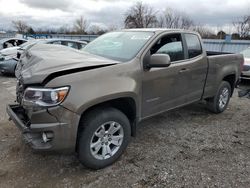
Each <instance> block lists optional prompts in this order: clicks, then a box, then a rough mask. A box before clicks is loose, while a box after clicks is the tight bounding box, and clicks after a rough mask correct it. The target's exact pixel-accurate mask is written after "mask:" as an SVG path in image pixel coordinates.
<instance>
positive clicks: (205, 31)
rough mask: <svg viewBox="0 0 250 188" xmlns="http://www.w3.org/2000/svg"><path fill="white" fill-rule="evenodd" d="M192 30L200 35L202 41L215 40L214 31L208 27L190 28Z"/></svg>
mask: <svg viewBox="0 0 250 188" xmlns="http://www.w3.org/2000/svg"><path fill="white" fill-rule="evenodd" d="M192 30H194V31H196V32H198V33H199V34H200V35H201V37H202V38H204V39H212V38H214V39H215V38H217V36H216V35H215V33H214V31H213V30H211V29H210V28H208V27H205V26H201V25H196V26H194V27H192Z"/></svg>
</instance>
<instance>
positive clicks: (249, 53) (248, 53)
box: [241, 47, 250, 80]
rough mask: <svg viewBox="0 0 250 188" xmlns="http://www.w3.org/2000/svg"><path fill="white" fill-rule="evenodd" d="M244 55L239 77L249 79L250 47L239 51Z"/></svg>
mask: <svg viewBox="0 0 250 188" xmlns="http://www.w3.org/2000/svg"><path fill="white" fill-rule="evenodd" d="M241 54H243V56H244V66H243V70H242V73H241V79H243V80H250V47H248V48H247V49H245V50H243V51H242V52H241Z"/></svg>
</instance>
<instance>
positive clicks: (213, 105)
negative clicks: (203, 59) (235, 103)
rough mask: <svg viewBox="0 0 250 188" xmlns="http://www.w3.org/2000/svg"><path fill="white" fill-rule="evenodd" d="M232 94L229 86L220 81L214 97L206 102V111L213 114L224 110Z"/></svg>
mask: <svg viewBox="0 0 250 188" xmlns="http://www.w3.org/2000/svg"><path fill="white" fill-rule="evenodd" d="M231 94H232V88H231V85H230V84H229V83H228V82H226V81H222V83H221V84H220V86H219V89H218V91H217V93H216V95H215V96H214V97H213V98H210V99H208V100H207V105H208V109H209V110H210V111H212V112H213V113H216V114H218V113H221V112H223V111H225V110H226V108H227V106H228V103H229V101H230V97H231Z"/></svg>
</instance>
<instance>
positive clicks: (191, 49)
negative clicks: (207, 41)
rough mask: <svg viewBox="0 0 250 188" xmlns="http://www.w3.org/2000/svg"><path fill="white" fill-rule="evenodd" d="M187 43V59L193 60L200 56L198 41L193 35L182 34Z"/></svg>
mask: <svg viewBox="0 0 250 188" xmlns="http://www.w3.org/2000/svg"><path fill="white" fill-rule="evenodd" d="M184 35H185V39H186V42H187V49H188V57H189V58H194V57H197V56H199V55H201V54H202V48H201V43H200V39H199V37H198V36H197V35H195V34H184Z"/></svg>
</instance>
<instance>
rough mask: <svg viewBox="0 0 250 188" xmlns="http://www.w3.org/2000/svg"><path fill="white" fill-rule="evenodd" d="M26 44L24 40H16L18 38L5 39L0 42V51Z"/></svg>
mask: <svg viewBox="0 0 250 188" xmlns="http://www.w3.org/2000/svg"><path fill="white" fill-rule="evenodd" d="M25 42H27V40H26V39H18V38H7V39H1V40H0V50H2V49H5V48H10V47H14V46H20V45H21V44H23V43H25Z"/></svg>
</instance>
